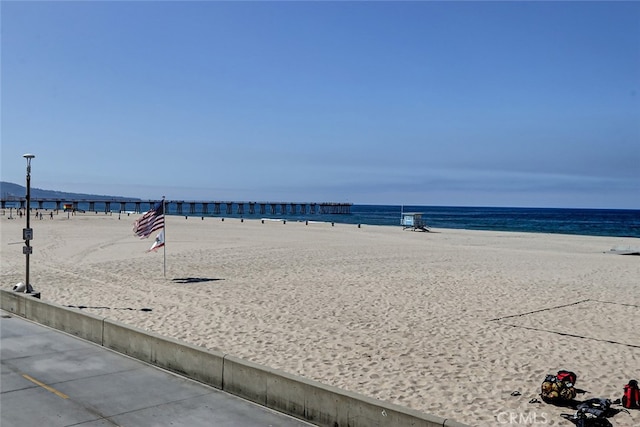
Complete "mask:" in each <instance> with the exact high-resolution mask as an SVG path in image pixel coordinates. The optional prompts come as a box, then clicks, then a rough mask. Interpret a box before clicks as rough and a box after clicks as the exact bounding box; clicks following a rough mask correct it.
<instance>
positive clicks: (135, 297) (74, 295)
mask: <svg viewBox="0 0 640 427" xmlns="http://www.w3.org/2000/svg"><path fill="white" fill-rule="evenodd" d="M48 214H49V212H46V213H45V214H44V215H43V219H42V220H39V219H35V218H33V217H32V219H31V226H32V228H33V229H34V239H33V241H32V246H33V247H34V250H33V255H32V256H31V263H30V264H31V282H32V284H33V285H34V287H35V289H36V290H37V291H39V292H41V293H42V299H43V300H46V301H51V302H55V303H57V304H60V305H63V306H74V307H80V306H83V307H86V308H82V310H84V311H86V312H91V313H94V314H98V315H100V316H106V317H109V318H113V319H116V320H119V321H121V322H124V323H127V324H129V325H133V326H136V327H139V328H143V329H146V330H150V331H154V332H156V333H160V334H163V335H166V336H170V337H174V338H177V339H180V340H183V341H186V342H189V343H192V344H195V345H199V346H202V347H206V348H209V349H218V350H221V351H224V352H226V353H230V354H233V355H235V356H239V357H242V358H244V359H247V360H251V361H253V362H256V363H260V364H263V365H267V366H271V367H274V368H278V369H281V370H283V371H286V372H290V373H293V374H297V375H301V376H304V377H307V378H310V379H313V380H317V381H320V382H322V383H325V384H330V385H333V386H337V387H340V388H343V389H347V390H351V391H354V392H358V393H361V394H364V395H368V396H371V397H374V398H377V399H381V400H385V401H388V402H391V403H395V404H399V405H403V406H407V407H410V408H413V409H416V410H419V411H422V412H426V413H432V414H435V415H438V416H441V417H445V418H452V419H455V420H457V421H460V422H463V423H467V424H469V425H477V426H497V425H558V426H572V425H573V424H572V423H570V422H569V421H566V420H564V419H563V418H561V417H560V414H561V413H572V412H574V411H572V410H571V409H567V408H560V407H555V406H552V405H548V404H545V403H529V402H530V400H531V399H533V398H539V396H538V393H539V390H540V384H541V382H542V381H543V379H544V377H545V375H546V374H554V373H556V372H557V371H558V370H560V369H567V370H571V371H574V372H575V373H576V374H577V375H578V380H577V384H576V386H577V388H579V389H583V390H586V391H587V393H585V394H579V395H578V399H579V400H584V399H587V398H591V397H605V398H610V399H612V400H613V399H616V398H619V397H621V396H622V390H623V386H624V385H625V384H626V383H627V382H628V381H629V380H630V379H633V378H635V379H640V257H638V256H622V255H614V254H610V253H607V252H608V251H609V249H611V248H613V247H615V246H632V247H639V246H640V239H634V238H619V237H589V236H571V235H556V234H531V233H507V232H485V231H468V230H452V229H435V230H433V232H431V233H422V232H413V231H409V230H407V231H403V230H402V228H401V227H388V226H366V225H363V226H362V227H361V228H358V227H357V226H355V225H347V224H335V226H332V225H331V224H330V223H317V222H309V224H308V225H306V224H305V223H304V222H291V221H287V222H286V224H285V223H283V222H282V221H264V223H262V222H261V221H260V220H245V221H243V222H241V221H240V220H239V219H233V218H226V219H225V220H224V221H222V220H221V219H220V218H204V219H201V218H194V217H192V218H189V219H185V218H184V217H176V216H172V217H168V218H167V226H166V241H167V246H166V277H165V275H164V274H163V259H164V254H163V251H162V250H160V251H159V252H157V253H156V252H150V253H147V252H146V251H147V249H148V248H149V247H150V246H151V244H152V243H153V237H151V238H150V239H146V240H140V239H138V238H137V237H135V236H134V235H133V232H132V225H133V222H134V220H135V219H137V218H138V217H139V215H131V216H127V215H126V214H123V215H122V216H120V217H119V216H118V214H113V215H106V214H104V213H98V214H96V213H83V214H77V215H68V214H67V213H62V212H60V213H58V214H54V216H53V219H49V216H48ZM7 216H8V211H7V212H6V213H5V214H4V215H2V216H0V225H1V229H0V232H1V246H0V257H1V266H0V268H1V274H2V276H1V277H2V287H3V288H4V289H10V288H12V287H13V285H15V284H16V283H18V282H22V281H24V280H25V277H24V275H25V257H24V255H23V254H22V246H23V245H22V242H21V240H20V239H21V237H22V228H23V227H24V226H25V221H24V218H22V219H20V218H16V219H8V218H7ZM15 216H16V215H15V212H14V217H15ZM12 243H15V244H12ZM141 309H151V310H150V311H147V310H141ZM514 391H518V392H520V395H519V396H513V395H512V392H514ZM610 421H611V422H612V424H613V425H614V426H619V427H624V426H626V427H633V426H638V425H640V410H632V411H631V414H628V413H625V412H621V413H619V414H617V415H616V416H615V417H613V418H612V419H610Z"/></svg>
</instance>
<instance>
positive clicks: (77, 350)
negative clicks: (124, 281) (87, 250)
mask: <svg viewBox="0 0 640 427" xmlns="http://www.w3.org/2000/svg"><path fill="white" fill-rule="evenodd" d="M0 314H1V315H2V319H1V320H0V359H1V366H2V378H1V379H0V392H1V394H0V425H2V427H13V426H15V427H24V426H48V427H49V426H50V427H55V426H85V427H89V426H90V427H98V426H114V425H117V426H136V427H137V426H141V427H144V426H172V425H173V426H189V427H196V426H207V427H211V426H242V427H254V426H255V427H258V426H264V427H267V426H282V427H293V426H296V427H299V426H311V425H312V424H309V423H306V422H304V421H301V420H298V419H295V418H292V417H289V416H287V415H284V414H280V413H277V412H274V411H271V410H269V409H267V408H264V407H262V406H259V405H256V404H253V403H251V402H248V401H246V400H243V399H240V398H238V397H235V396H232V395H230V394H228V393H225V392H223V391H220V390H217V389H215V388H212V387H209V386H206V385H203V384H200V383H198V382H195V381H192V380H188V379H185V378H182V377H179V376H177V375H174V374H172V373H169V372H167V371H164V370H161V369H158V368H155V367H152V366H150V365H147V364H145V363H143V362H140V361H138V360H135V359H132V358H129V357H127V356H123V355H121V354H119V353H115V352H112V351H110V350H108V349H105V348H104V347H101V346H98V345H95V344H93V343H90V342H88V341H84V340H81V339H79V338H76V337H73V336H71V335H67V334H65V333H62V332H59V331H56V330H54V329H50V328H47V327H45V326H41V325H38V324H35V323H32V322H30V321H28V320H25V319H22V318H20V317H16V316H13V315H12V314H10V313H7V312H5V311H0Z"/></svg>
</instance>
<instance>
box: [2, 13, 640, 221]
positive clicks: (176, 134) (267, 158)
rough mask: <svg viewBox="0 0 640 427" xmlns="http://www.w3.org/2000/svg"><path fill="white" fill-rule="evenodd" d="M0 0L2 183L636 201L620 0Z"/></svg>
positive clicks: (625, 24) (470, 200) (628, 56)
mask: <svg viewBox="0 0 640 427" xmlns="http://www.w3.org/2000/svg"><path fill="white" fill-rule="evenodd" d="M0 7H1V9H0V12H1V18H2V64H1V72H2V75H1V78H2V87H1V89H2V92H1V102H2V103H1V108H2V111H1V114H2V117H1V118H2V123H1V124H2V129H1V137H2V149H1V150H2V151H1V154H2V160H1V167H2V169H1V178H2V180H4V181H10V182H15V183H19V184H23V185H24V179H25V178H24V177H25V164H26V162H25V161H24V159H23V158H22V155H23V154H24V153H27V152H31V153H34V154H35V155H36V158H35V159H34V160H33V163H32V186H34V187H37V188H45V189H54V190H60V191H72V192H84V193H97V194H109V195H121V196H132V197H141V198H159V197H161V196H163V195H164V196H166V197H168V198H169V199H183V200H234V201H288V202H322V201H334V202H351V203H356V204H405V205H411V204H415V205H452V206H530V207H593V208H634V209H640V3H639V2H207V1H203V2H151V1H149V2H147V1H138V2H119V1H118V2H51V1H47V2H11V1H2V3H1V5H0Z"/></svg>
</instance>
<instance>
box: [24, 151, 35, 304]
mask: <svg viewBox="0 0 640 427" xmlns="http://www.w3.org/2000/svg"><path fill="white" fill-rule="evenodd" d="M22 157H24V158H25V159H27V215H26V217H27V228H25V229H24V230H22V238H23V239H24V244H25V246H24V247H23V248H22V251H23V252H24V254H25V256H26V257H27V264H26V267H27V268H26V277H25V279H26V280H25V284H24V292H25V293H27V294H30V293H31V292H32V291H33V288H32V287H31V283H30V282H29V255H31V252H32V251H33V249H32V248H31V246H30V244H29V242H30V240H31V239H33V230H32V229H31V227H30V223H29V221H30V219H31V159H33V158H34V157H35V156H34V155H33V154H25V155H23V156H22Z"/></svg>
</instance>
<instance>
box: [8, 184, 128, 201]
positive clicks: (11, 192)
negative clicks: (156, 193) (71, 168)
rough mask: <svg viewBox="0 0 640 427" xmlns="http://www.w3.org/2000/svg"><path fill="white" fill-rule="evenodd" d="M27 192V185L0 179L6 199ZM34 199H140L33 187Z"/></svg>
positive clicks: (22, 196)
mask: <svg viewBox="0 0 640 427" xmlns="http://www.w3.org/2000/svg"><path fill="white" fill-rule="evenodd" d="M26 194H27V189H26V187H23V186H22V185H18V184H14V183H12V182H5V181H0V197H2V199H4V200H10V199H18V200H19V199H24V198H25V195H26ZM31 198H32V199H57V200H95V201H100V200H140V199H136V198H133V197H121V196H105V195H97V194H84V193H65V192H63V191H55V190H43V189H41V188H33V187H31Z"/></svg>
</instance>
